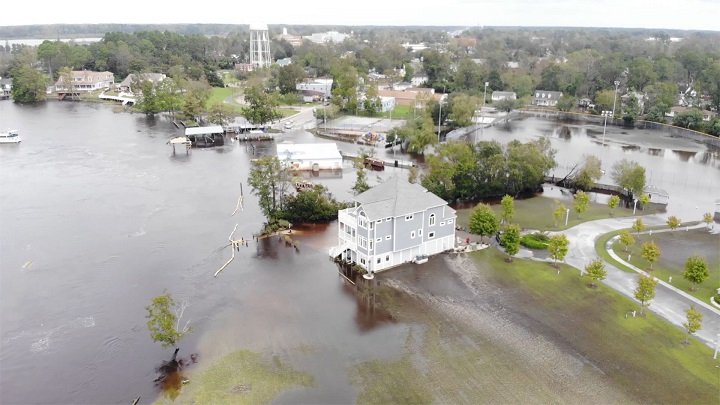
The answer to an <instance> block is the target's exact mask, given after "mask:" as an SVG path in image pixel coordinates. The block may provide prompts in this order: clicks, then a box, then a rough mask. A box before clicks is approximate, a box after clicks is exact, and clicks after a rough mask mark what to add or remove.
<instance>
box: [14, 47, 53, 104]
mask: <svg viewBox="0 0 720 405" xmlns="http://www.w3.org/2000/svg"><path fill="white" fill-rule="evenodd" d="M18 59H22V58H18ZM27 59H29V60H28V61H27V65H25V64H20V65H19V66H17V67H15V68H14V69H13V70H12V71H11V75H12V77H13V85H12V97H13V101H15V102H16V103H35V102H38V101H44V100H45V96H46V92H45V89H46V88H47V84H46V82H45V77H44V76H43V74H42V73H40V72H39V71H38V70H37V69H35V68H33V67H32V65H31V64H32V62H33V61H32V57H31V55H27ZM23 63H24V62H23Z"/></svg>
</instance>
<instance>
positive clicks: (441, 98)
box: [438, 84, 445, 142]
mask: <svg viewBox="0 0 720 405" xmlns="http://www.w3.org/2000/svg"><path fill="white" fill-rule="evenodd" d="M443 97H445V85H444V84H443V92H442V94H441V95H440V112H439V113H438V142H440V120H441V119H442V101H443Z"/></svg>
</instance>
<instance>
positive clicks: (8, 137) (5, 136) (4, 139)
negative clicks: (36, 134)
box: [0, 129, 22, 143]
mask: <svg viewBox="0 0 720 405" xmlns="http://www.w3.org/2000/svg"><path fill="white" fill-rule="evenodd" d="M20 141H22V139H21V138H20V134H19V133H18V131H16V130H14V129H11V130H9V131H0V143H20Z"/></svg>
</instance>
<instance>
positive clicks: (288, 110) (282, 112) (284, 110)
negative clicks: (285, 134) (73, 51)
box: [277, 108, 298, 118]
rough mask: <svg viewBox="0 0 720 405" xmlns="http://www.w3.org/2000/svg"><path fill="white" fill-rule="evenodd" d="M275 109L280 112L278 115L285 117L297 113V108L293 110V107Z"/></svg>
mask: <svg viewBox="0 0 720 405" xmlns="http://www.w3.org/2000/svg"><path fill="white" fill-rule="evenodd" d="M277 111H278V112H279V113H280V115H282V116H283V118H285V117H289V116H291V115H295V114H297V113H298V110H295V109H293V108H278V109H277Z"/></svg>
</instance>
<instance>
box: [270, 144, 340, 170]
mask: <svg viewBox="0 0 720 405" xmlns="http://www.w3.org/2000/svg"><path fill="white" fill-rule="evenodd" d="M277 157H278V159H280V162H281V163H282V164H283V165H284V166H285V167H290V168H292V169H293V170H312V171H314V172H316V171H318V170H338V169H342V155H341V154H340V151H339V150H338V147H337V144H335V142H331V143H290V142H282V143H279V144H278V145H277Z"/></svg>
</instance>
